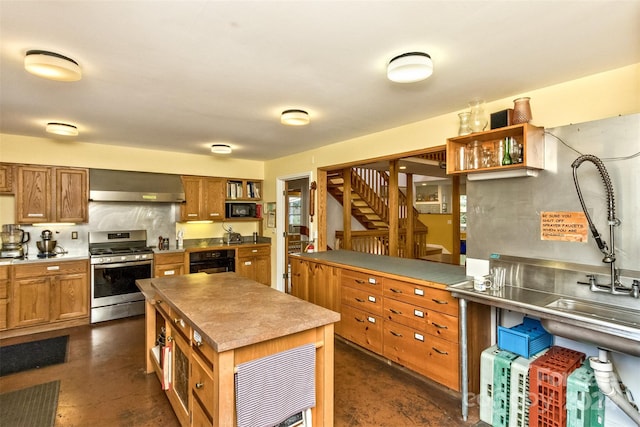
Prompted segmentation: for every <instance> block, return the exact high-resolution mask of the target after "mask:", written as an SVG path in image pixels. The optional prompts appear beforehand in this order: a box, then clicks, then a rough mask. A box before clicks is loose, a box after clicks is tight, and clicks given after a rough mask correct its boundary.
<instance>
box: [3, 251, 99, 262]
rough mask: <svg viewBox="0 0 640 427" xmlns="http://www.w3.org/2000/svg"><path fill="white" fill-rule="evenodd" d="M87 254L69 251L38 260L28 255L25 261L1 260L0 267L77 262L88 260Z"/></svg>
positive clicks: (86, 252) (35, 256) (34, 256)
mask: <svg viewBox="0 0 640 427" xmlns="http://www.w3.org/2000/svg"><path fill="white" fill-rule="evenodd" d="M88 259H89V252H88V251H70V252H68V253H66V254H58V255H56V256H54V257H52V258H38V256H37V255H30V256H28V257H27V258H25V259H19V258H3V259H1V260H0V265H23V264H33V263H37V262H53V263H56V262H63V261H78V260H88Z"/></svg>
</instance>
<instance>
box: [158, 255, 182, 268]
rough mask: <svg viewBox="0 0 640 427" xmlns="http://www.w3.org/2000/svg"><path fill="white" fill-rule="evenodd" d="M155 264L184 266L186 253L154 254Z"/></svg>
mask: <svg viewBox="0 0 640 427" xmlns="http://www.w3.org/2000/svg"><path fill="white" fill-rule="evenodd" d="M153 262H154V263H155V264H156V266H158V265H163V264H184V253H182V252H174V253H168V254H154V255H153Z"/></svg>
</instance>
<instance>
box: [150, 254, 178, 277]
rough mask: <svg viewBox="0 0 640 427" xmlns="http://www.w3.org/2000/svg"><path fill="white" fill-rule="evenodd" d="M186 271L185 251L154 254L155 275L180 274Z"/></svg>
mask: <svg viewBox="0 0 640 427" xmlns="http://www.w3.org/2000/svg"><path fill="white" fill-rule="evenodd" d="M185 271H186V269H185V254H184V252H172V253H166V254H154V255H153V277H165V276H180V275H182V274H185Z"/></svg>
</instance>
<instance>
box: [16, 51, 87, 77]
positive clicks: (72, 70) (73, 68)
mask: <svg viewBox="0 0 640 427" xmlns="http://www.w3.org/2000/svg"><path fill="white" fill-rule="evenodd" d="M24 68H25V69H26V70H27V71H28V72H30V73H31V74H35V75H36V76H40V77H44V78H46V79H51V80H58V81H61V82H75V81H78V80H80V79H81V78H82V70H80V66H79V65H78V63H77V62H76V61H74V60H73V59H71V58H68V57H66V56H64V55H60V54H59V53H55V52H48V51H46V50H29V51H27V54H26V56H25V57H24Z"/></svg>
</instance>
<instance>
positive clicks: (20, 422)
mask: <svg viewBox="0 0 640 427" xmlns="http://www.w3.org/2000/svg"><path fill="white" fill-rule="evenodd" d="M59 391H60V381H52V382H50V383H45V384H39V385H35V386H33V387H28V388H23V389H22V390H16V391H10V392H7V393H2V394H0V425H1V426H12V427H33V426H38V427H53V425H54V424H55V422H56V411H57V409H58V392H59Z"/></svg>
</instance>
